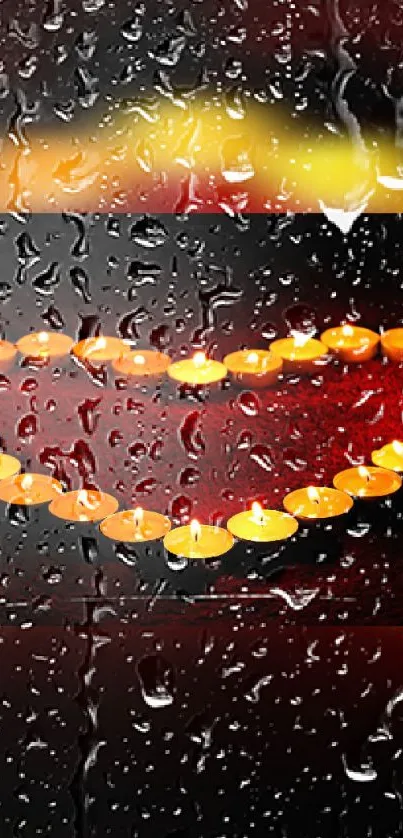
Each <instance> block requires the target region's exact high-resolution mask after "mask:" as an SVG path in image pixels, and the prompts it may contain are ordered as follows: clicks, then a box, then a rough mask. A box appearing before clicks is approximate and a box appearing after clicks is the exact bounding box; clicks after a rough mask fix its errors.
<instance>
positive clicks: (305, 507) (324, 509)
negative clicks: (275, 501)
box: [283, 486, 353, 521]
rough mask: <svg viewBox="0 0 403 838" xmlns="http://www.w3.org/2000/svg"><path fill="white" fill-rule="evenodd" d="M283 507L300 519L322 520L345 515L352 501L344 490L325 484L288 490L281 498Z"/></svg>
mask: <svg viewBox="0 0 403 838" xmlns="http://www.w3.org/2000/svg"><path fill="white" fill-rule="evenodd" d="M283 504H284V508H285V509H286V510H287V512H289V513H290V514H291V515H295V517H296V518H300V519H301V520H303V521H304V520H306V521H311V520H323V519H326V518H337V517H338V516H339V515H345V514H346V513H347V512H349V511H350V509H351V508H352V506H353V501H352V499H351V497H350V496H349V495H347V494H346V493H345V492H340V491H338V489H330V488H328V487H327V486H307V487H306V488H304V489H296V491H295V492H290V493H289V494H288V495H286V496H285V498H284V500H283Z"/></svg>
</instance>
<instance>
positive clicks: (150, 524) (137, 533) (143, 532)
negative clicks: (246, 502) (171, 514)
mask: <svg viewBox="0 0 403 838" xmlns="http://www.w3.org/2000/svg"><path fill="white" fill-rule="evenodd" d="M99 529H100V530H101V532H102V533H103V535H105V536H106V537H107V538H111V539H112V540H113V541H134V542H137V543H139V542H143V541H157V540H158V539H160V538H164V536H165V535H166V534H167V533H168V532H169V531H170V529H171V522H170V520H169V518H166V517H165V515H160V514H159V513H158V512H151V511H150V510H148V509H141V507H138V508H137V509H129V510H126V511H124V512H116V513H115V514H114V515H110V516H109V517H108V518H105V520H104V521H102V523H101V524H100V526H99Z"/></svg>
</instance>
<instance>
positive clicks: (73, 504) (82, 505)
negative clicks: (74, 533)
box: [49, 489, 119, 522]
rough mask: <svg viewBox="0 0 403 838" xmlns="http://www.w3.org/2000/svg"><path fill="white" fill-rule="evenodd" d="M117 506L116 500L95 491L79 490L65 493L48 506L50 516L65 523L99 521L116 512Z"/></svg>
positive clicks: (104, 493)
mask: <svg viewBox="0 0 403 838" xmlns="http://www.w3.org/2000/svg"><path fill="white" fill-rule="evenodd" d="M118 506H119V503H118V501H117V500H116V498H114V497H112V495H108V494H107V493H106V492H99V491H97V490H95V489H80V490H78V491H74V492H65V493H64V494H63V495H60V496H59V497H56V498H55V499H54V500H53V501H52V503H51V504H50V506H49V510H50V512H51V513H52V515H55V516H56V517H57V518H62V519H63V520H65V521H82V522H86V521H100V520H102V518H106V517H107V515H112V514H113V513H114V512H116V510H117V508H118Z"/></svg>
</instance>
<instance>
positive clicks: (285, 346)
mask: <svg viewBox="0 0 403 838" xmlns="http://www.w3.org/2000/svg"><path fill="white" fill-rule="evenodd" d="M270 351H271V352H273V354H274V355H278V356H279V357H280V358H282V359H283V362H284V371H285V372H297V373H305V374H309V373H315V372H317V371H318V367H319V366H321V365H323V364H324V363H325V359H326V355H327V348H326V346H325V345H324V344H323V343H322V342H321V341H320V340H315V338H311V337H310V336H309V335H305V334H303V333H302V332H294V333H293V335H292V336H291V337H288V338H282V339H280V340H275V341H274V342H273V343H271V344H270Z"/></svg>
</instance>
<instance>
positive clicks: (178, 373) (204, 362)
mask: <svg viewBox="0 0 403 838" xmlns="http://www.w3.org/2000/svg"><path fill="white" fill-rule="evenodd" d="M168 375H169V376H170V378H173V379H174V380H175V381H181V382H182V383H184V384H213V383H214V382H216V381H221V380H222V379H223V378H225V377H226V375H227V368H226V366H224V364H221V363H220V362H219V361H212V360H211V359H210V358H207V357H206V355H205V354H204V352H196V354H195V355H194V356H193V358H186V360H184V361H177V362H176V363H175V364H171V365H170V366H169V367H168Z"/></svg>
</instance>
